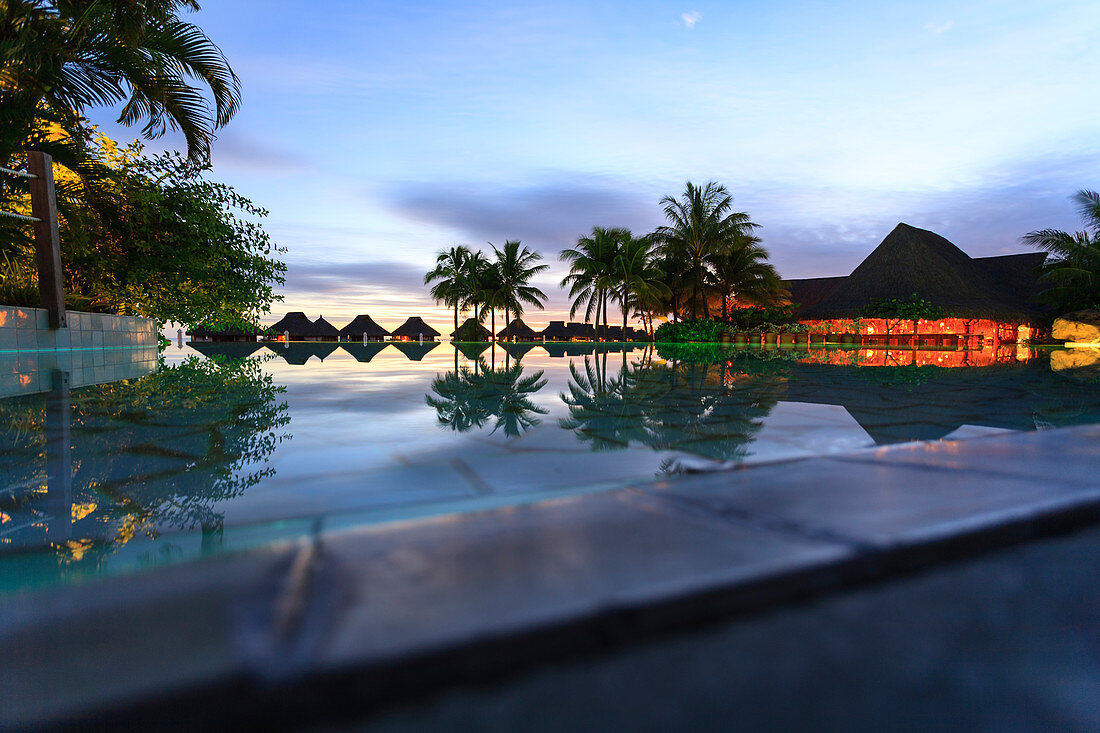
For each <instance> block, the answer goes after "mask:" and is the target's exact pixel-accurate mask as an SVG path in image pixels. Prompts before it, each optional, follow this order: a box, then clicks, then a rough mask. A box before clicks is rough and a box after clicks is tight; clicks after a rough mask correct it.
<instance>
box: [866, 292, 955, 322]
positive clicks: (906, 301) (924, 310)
mask: <svg viewBox="0 0 1100 733" xmlns="http://www.w3.org/2000/svg"><path fill="white" fill-rule="evenodd" d="M860 315H861V316H863V317H864V318H885V319H886V320H888V321H921V320H924V321H932V320H935V319H937V318H941V317H942V316H943V309H942V308H940V307H939V306H936V305H933V304H932V303H930V302H929V301H927V300H925V299H924V298H921V297H920V296H919V295H917V294H916V293H913V294H912V295H910V296H909V297H908V298H873V299H872V300H871V302H869V303H868V304H867V305H865V306H864V307H863V309H862V310H861V311H860Z"/></svg>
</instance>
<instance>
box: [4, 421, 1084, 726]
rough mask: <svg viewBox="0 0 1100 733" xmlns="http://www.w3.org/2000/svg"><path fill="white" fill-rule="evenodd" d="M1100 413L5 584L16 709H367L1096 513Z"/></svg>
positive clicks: (19, 720)
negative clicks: (155, 567) (1046, 425)
mask: <svg viewBox="0 0 1100 733" xmlns="http://www.w3.org/2000/svg"><path fill="white" fill-rule="evenodd" d="M1098 441H1100V425H1088V426H1078V427H1072V428H1060V429H1053V430H1044V431H1040V432H1035V433H1012V434H1004V435H996V436H989V437H982V438H971V439H968V440H960V441H934V442H925V443H910V444H903V445H897V446H892V447H887V448H881V449H876V450H871V451H861V452H859V453H856V454H846V455H833V456H829V457H823V458H807V459H800V460H793V461H788V462H782V463H775V464H757V465H752V466H748V467H745V468H741V469H736V470H732V471H727V472H720V473H710V474H701V475H693V476H684V477H679V478H676V479H673V480H665V481H660V482H655V483H646V484H636V485H633V486H630V487H627V488H622V489H613V490H608V491H605V492H601V493H594V494H583V495H577V496H570V497H564V498H561V499H548V500H545V501H542V502H539V503H535V504H528V505H524V506H516V507H498V508H493V509H488V510H485V511H481V512H474V513H471V514H465V515H461V516H435V517H424V518H419V519H415V520H409V521H402V522H394V523H389V524H383V525H374V526H370V527H364V528H351V529H343V530H340V531H335V532H331V533H321V534H319V535H317V536H314V537H312V538H309V539H305V540H302V541H300V542H298V543H294V544H283V545H279V546H276V547H272V548H269V549H266V550H263V551H255V552H249V553H246V554H241V555H237V556H230V557H225V558H221V559H215V560H208V561H200V562H195V563H192V564H188V565H182V566H179V567H174V568H168V569H165V570H161V571H158V572H155V573H147V574H134V575H129V576H122V577H117V578H111V579H107V580H102V581H97V582H93V583H89V584H87V585H82V586H74V587H65V588H55V589H50V590H45V591H40V592H27V593H20V594H15V595H12V596H8V597H3V598H0V659H3V660H4V665H3V669H4V683H5V689H6V692H7V695H6V696H5V705H4V706H3V707H2V708H0V710H2V712H0V726H4V727H7V726H13V727H14V726H27V725H47V724H54V725H61V724H71V723H85V724H88V723H92V722H102V721H104V720H106V721H116V722H121V721H127V722H134V721H146V722H151V723H153V724H155V727H166V726H169V727H181V728H187V727H194V726H197V725H200V724H210V723H216V725H217V726H218V727H222V726H227V725H229V724H232V723H234V722H257V721H260V722H268V723H271V724H278V725H281V726H285V725H290V724H293V723H295V722H301V723H305V722H316V721H317V720H320V719H325V718H332V717H340V716H341V715H362V714H364V713H369V712H370V711H371V710H374V709H378V708H379V707H381V706H385V705H390V704H393V703H394V702H398V701H401V700H406V699H409V698H410V697H415V696H418V695H423V694H426V693H428V692H431V691H432V690H436V689H439V688H442V687H447V686H450V685H453V684H456V683H461V682H467V681H470V680H477V679H486V678H488V679H491V678H494V677H499V676H501V675H507V674H508V673H510V672H511V671H514V670H518V669H524V668H528V667H531V666H533V665H538V664H541V663H544V662H546V661H548V660H551V659H554V658H560V657H562V656H569V655H577V654H590V653H599V652H600V651H601V650H606V649H608V648H614V647H615V646H618V645H621V644H627V643H630V642H632V641H634V640H638V639H642V638H646V637H648V636H651V635H654V634H660V633H665V632H668V631H671V630H675V629H678V628H685V627H691V626H693V625H696V624H700V623H706V622H710V621H714V620H719V619H723V618H727V617H730V616H732V615H736V614H739V613H746V612H754V611H758V610H762V609H765V608H769V607H775V606H778V605H782V604H787V603H792V602H797V601H799V600H802V599H805V598H809V597H813V596H815V595H819V594H823V593H828V592H832V591H835V590H839V589H842V588H846V587H850V586H852V585H855V584H860V583H868V582H872V581H875V580H878V579H882V578H886V577H891V576H894V575H898V574H902V573H905V572H908V571H911V570H914V569H919V568H926V567H934V566H936V565H938V564H941V563H945V562H950V561H953V560H957V559H960V558H963V557H967V556H970V555H972V554H974V553H977V552H982V551H986V550H991V549H995V548H998V547H1003V546H1007V545H1010V544H1013V543H1017V542H1021V541H1024V540H1027V539H1029V538H1032V537H1037V536H1043V535H1048V534H1054V533H1058V532H1061V531H1066V530H1069V529H1072V528H1075V527H1078V526H1083V525H1086V524H1090V523H1093V522H1096V521H1097V520H1100V477H1097V466H1098V465H1100V461H1097V455H1098V451H1097V446H1098V445H1100V442H1098Z"/></svg>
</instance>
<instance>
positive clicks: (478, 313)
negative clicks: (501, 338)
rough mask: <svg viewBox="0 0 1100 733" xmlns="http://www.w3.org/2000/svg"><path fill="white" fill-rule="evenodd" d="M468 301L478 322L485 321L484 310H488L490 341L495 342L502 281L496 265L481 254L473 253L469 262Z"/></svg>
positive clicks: (501, 296)
mask: <svg viewBox="0 0 1100 733" xmlns="http://www.w3.org/2000/svg"><path fill="white" fill-rule="evenodd" d="M467 287H468V292H469V295H468V299H469V303H470V304H471V305H473V306H474V314H475V317H476V318H477V319H478V321H479V322H483V321H484V319H485V308H488V309H489V318H490V330H491V331H492V335H491V336H490V338H491V340H493V341H496V332H497V308H499V307H500V303H501V302H502V300H503V292H504V281H503V279H502V278H501V275H500V268H499V267H497V263H496V262H493V261H492V260H489V259H487V258H486V257H485V255H483V254H482V253H481V252H477V253H475V255H474V256H473V257H472V258H471V261H470V262H469V275H468V286H467Z"/></svg>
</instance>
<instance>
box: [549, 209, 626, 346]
mask: <svg viewBox="0 0 1100 733" xmlns="http://www.w3.org/2000/svg"><path fill="white" fill-rule="evenodd" d="M629 236H630V232H629V231H628V230H626V229H605V228H604V227H593V228H592V234H590V235H588V236H585V237H580V238H578V239H577V246H576V247H575V248H573V249H563V250H562V251H561V253H560V254H559V255H558V258H559V259H560V260H561V261H562V262H568V263H569V274H568V275H566V276H565V277H564V278H562V281H561V287H563V288H564V287H568V288H569V297H570V298H572V299H573V302H572V304H571V305H570V306H569V317H570V318H572V317H573V316H574V315H576V313H577V311H578V310H580V308H581V306H582V305H583V306H584V309H585V310H584V320H585V322H586V323H587V322H588V321H589V320H591V319H592V316H593V314H595V317H596V329H597V338H599V325H600V314H601V313H602V314H603V323H604V330H605V333H606V329H607V298H608V294H609V293H610V292H611V291H612V289H613V288H614V287H615V272H614V267H615V257H616V256H617V255H618V253H619V248H620V247H621V245H622V242H623V241H624V240H625V239H626V238H628V237H629Z"/></svg>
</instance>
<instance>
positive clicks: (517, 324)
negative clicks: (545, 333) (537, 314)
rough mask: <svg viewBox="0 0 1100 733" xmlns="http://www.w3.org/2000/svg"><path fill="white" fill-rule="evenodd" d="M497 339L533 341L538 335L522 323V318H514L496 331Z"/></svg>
mask: <svg viewBox="0 0 1100 733" xmlns="http://www.w3.org/2000/svg"><path fill="white" fill-rule="evenodd" d="M497 338H498V339H507V340H508V341H535V340H537V339H538V338H539V335H538V334H537V333H535V331H534V329H532V328H531V327H530V326H528V325H527V324H526V323H524V322H523V319H522V318H515V319H513V320H512V322H511V323H509V324H508V325H507V326H505V327H504V328H502V329H500V330H499V331H497Z"/></svg>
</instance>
